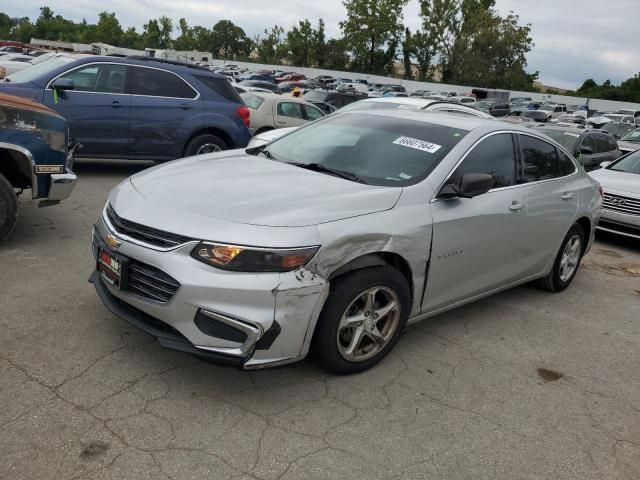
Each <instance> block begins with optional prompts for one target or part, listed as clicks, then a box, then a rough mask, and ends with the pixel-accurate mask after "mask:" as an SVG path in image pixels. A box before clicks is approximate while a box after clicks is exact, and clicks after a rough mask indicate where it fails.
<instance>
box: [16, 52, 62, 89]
mask: <svg viewBox="0 0 640 480" xmlns="http://www.w3.org/2000/svg"><path fill="white" fill-rule="evenodd" d="M71 61H73V59H72V58H67V57H56V58H51V59H49V60H47V61H46V62H42V63H39V64H37V65H34V66H33V67H29V68H27V69H25V70H21V71H19V72H16V73H13V74H11V75H9V76H8V77H7V79H8V80H9V81H10V82H11V83H27V82H32V81H33V80H35V79H36V78H38V77H40V75H43V74H45V73H47V72H50V71H51V70H54V69H56V68H58V67H60V66H62V65H64V64H66V63H69V62H71Z"/></svg>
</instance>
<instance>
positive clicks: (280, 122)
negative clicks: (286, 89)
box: [273, 100, 306, 128]
mask: <svg viewBox="0 0 640 480" xmlns="http://www.w3.org/2000/svg"><path fill="white" fill-rule="evenodd" d="M273 109H274V111H273V117H274V120H275V123H276V128H287V127H298V126H300V125H303V124H304V123H306V120H305V118H304V113H303V112H302V105H301V104H300V103H296V102H288V101H286V100H284V101H278V102H275V103H274V106H273Z"/></svg>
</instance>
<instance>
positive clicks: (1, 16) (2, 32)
mask: <svg viewBox="0 0 640 480" xmlns="http://www.w3.org/2000/svg"><path fill="white" fill-rule="evenodd" d="M15 24H16V19H15V18H11V17H10V16H9V15H7V14H6V13H4V12H1V13H0V38H10V37H11V29H12V28H13V27H14V25H15Z"/></svg>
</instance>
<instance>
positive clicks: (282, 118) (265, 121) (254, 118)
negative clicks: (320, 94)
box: [240, 92, 324, 134]
mask: <svg viewBox="0 0 640 480" xmlns="http://www.w3.org/2000/svg"><path fill="white" fill-rule="evenodd" d="M240 96H241V97H242V100H244V103H246V104H247V106H248V107H249V110H250V111H251V117H250V118H251V120H250V125H249V131H250V132H251V133H252V134H260V133H263V132H265V131H268V130H273V129H276V128H283V127H299V126H301V125H304V124H305V123H307V122H310V121H313V120H317V119H318V118H322V117H324V112H323V111H322V110H320V109H319V108H318V107H316V106H315V105H313V104H312V103H309V102H307V101H305V100H302V99H301V98H296V97H289V96H283V95H278V94H275V93H272V92H245V93H241V94H240Z"/></svg>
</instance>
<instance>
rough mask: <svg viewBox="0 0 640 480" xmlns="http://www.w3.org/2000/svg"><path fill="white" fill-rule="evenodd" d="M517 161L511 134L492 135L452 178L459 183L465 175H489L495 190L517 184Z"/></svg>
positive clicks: (474, 151)
mask: <svg viewBox="0 0 640 480" xmlns="http://www.w3.org/2000/svg"><path fill="white" fill-rule="evenodd" d="M515 172H516V160H515V155H514V150H513V140H512V139H511V134H508V133H500V134H497V135H492V136H490V137H488V138H486V139H485V140H483V141H482V142H481V143H480V144H479V145H477V146H476V147H475V148H474V149H473V150H472V151H471V152H470V153H469V155H467V157H466V158H465V159H464V160H463V162H462V164H461V165H460V166H459V167H458V168H457V170H456V171H455V173H454V174H453V176H452V179H453V180H454V181H457V179H459V178H460V177H461V176H462V175H464V174H465V173H488V174H490V175H491V176H493V188H500V187H508V186H510V185H513V184H515Z"/></svg>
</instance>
